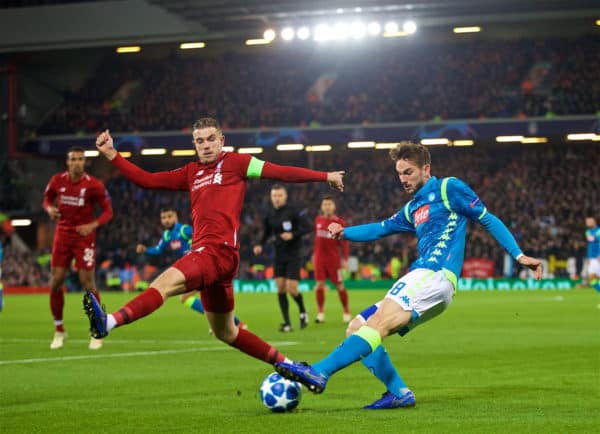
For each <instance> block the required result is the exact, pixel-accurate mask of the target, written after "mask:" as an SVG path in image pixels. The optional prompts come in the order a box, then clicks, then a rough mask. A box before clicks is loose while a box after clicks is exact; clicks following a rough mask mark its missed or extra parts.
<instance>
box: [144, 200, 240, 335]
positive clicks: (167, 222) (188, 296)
mask: <svg viewBox="0 0 600 434" xmlns="http://www.w3.org/2000/svg"><path fill="white" fill-rule="evenodd" d="M160 223H161V225H162V227H163V228H164V229H165V230H164V231H163V234H162V237H160V240H159V242H158V244H157V245H155V246H152V247H146V246H145V245H143V244H138V245H137V246H136V248H135V251H136V252H137V253H145V254H147V255H152V256H158V255H161V254H162V253H163V252H164V251H165V250H166V249H167V247H168V248H169V249H171V250H172V251H173V252H175V254H176V255H177V257H178V258H181V257H182V256H183V255H185V254H187V253H188V252H189V251H190V250H191V248H192V236H193V233H192V227H191V226H190V225H186V224H183V223H180V222H179V215H178V214H177V210H176V209H175V208H171V207H164V208H163V209H161V210H160ZM180 300H181V302H182V303H183V304H184V305H186V306H187V307H189V308H190V309H192V310H195V311H196V312H199V313H201V314H204V306H202V301H201V300H200V296H199V295H198V291H192V292H187V293H185V294H181V296H180ZM233 320H234V322H235V325H239V326H240V327H242V328H245V326H246V325H245V324H244V323H241V322H240V320H239V319H238V317H237V316H234V317H233Z"/></svg>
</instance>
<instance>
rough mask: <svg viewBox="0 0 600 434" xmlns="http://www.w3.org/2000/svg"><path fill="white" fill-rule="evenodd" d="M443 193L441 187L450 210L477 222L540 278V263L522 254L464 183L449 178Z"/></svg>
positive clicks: (502, 226) (503, 225)
mask: <svg viewBox="0 0 600 434" xmlns="http://www.w3.org/2000/svg"><path fill="white" fill-rule="evenodd" d="M445 192H446V193H445V194H444V188H443V187H442V197H443V199H444V200H445V201H447V203H448V205H449V206H450V207H451V208H452V209H454V210H456V211H458V212H460V213H461V214H463V215H465V216H467V217H468V218H470V219H471V220H474V221H477V222H479V223H480V224H481V225H482V226H483V227H484V228H485V230H486V231H488V232H489V233H490V235H491V236H492V237H494V239H495V240H496V241H497V242H498V244H500V245H501V246H502V247H503V248H504V250H506V252H508V254H509V255H511V256H512V257H513V259H515V260H516V261H517V262H518V263H519V264H521V265H523V266H525V267H527V268H529V269H531V270H533V271H535V277H536V278H537V279H540V278H541V277H542V261H540V260H539V259H536V258H532V257H529V256H526V255H525V254H524V253H523V251H522V250H521V248H520V247H519V245H518V244H517V240H515V237H514V236H513V234H511V233H510V231H509V230H508V228H507V227H506V225H505V224H504V223H502V221H501V220H500V219H499V218H498V217H496V216H495V215H494V214H492V213H490V212H489V211H488V210H487V208H486V207H485V205H484V204H483V203H482V202H481V199H479V197H478V196H477V194H476V193H475V192H474V191H473V190H471V188H470V187H469V186H468V185H467V184H466V183H465V182H463V181H461V180H459V179H456V178H449V179H448V183H447V187H446V189H445Z"/></svg>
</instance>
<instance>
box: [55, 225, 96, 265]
mask: <svg viewBox="0 0 600 434" xmlns="http://www.w3.org/2000/svg"><path fill="white" fill-rule="evenodd" d="M73 258H75V266H76V267H77V269H78V270H93V269H94V268H95V267H96V233H95V232H92V233H91V234H89V235H88V236H85V237H84V236H81V235H79V234H78V233H76V232H73V233H68V234H66V233H64V232H58V231H57V232H56V235H54V242H53V243H52V262H51V265H52V266H53V267H64V268H69V267H70V265H71V261H72V260H73Z"/></svg>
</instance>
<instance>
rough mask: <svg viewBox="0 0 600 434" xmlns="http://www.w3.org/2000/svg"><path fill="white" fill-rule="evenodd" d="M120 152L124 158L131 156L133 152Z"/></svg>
mask: <svg viewBox="0 0 600 434" xmlns="http://www.w3.org/2000/svg"><path fill="white" fill-rule="evenodd" d="M119 154H121V157H123V158H130V157H131V152H129V151H122V152H119Z"/></svg>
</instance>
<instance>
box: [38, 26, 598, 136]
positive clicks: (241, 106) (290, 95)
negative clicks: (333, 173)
mask: <svg viewBox="0 0 600 434" xmlns="http://www.w3.org/2000/svg"><path fill="white" fill-rule="evenodd" d="M384 42H386V43H381V44H376V45H369V46H363V47H360V46H354V47H352V48H348V49H344V50H339V47H338V49H329V50H328V49H326V48H324V47H314V48H313V49H311V50H309V49H303V50H300V49H298V50H293V51H292V50H285V51H282V50H279V51H278V50H274V51H273V52H253V53H250V52H244V53H225V54H222V55H219V56H212V55H203V56H194V57H188V56H184V57H180V56H178V55H176V54H172V55H171V56H170V57H168V58H158V59H131V58H127V59H124V58H122V57H117V58H116V59H111V61H110V62H103V63H102V64H101V65H102V66H100V69H99V70H98V71H97V72H96V74H95V75H94V76H93V77H92V78H91V79H90V80H89V82H88V83H87V85H85V86H84V87H83V88H82V89H81V90H80V91H79V92H77V93H74V94H71V93H70V94H66V95H65V98H64V103H63V104H62V105H61V106H60V107H59V108H58V109H56V110H55V111H54V113H52V114H51V115H50V116H49V117H48V118H47V120H46V122H45V123H44V125H43V126H42V127H41V128H40V129H39V131H38V132H39V133H40V134H56V133H76V132H95V131H98V130H100V129H102V128H104V127H110V128H111V129H112V130H113V131H160V130H181V129H183V128H189V126H190V125H191V124H192V122H193V121H194V120H195V118H196V116H197V114H198V113H208V114H211V115H214V116H216V117H218V118H219V119H220V120H221V121H222V123H223V125H224V126H225V127H226V128H245V127H271V126H304V125H327V124H346V123H351V124H363V123H378V122H400V121H424V120H432V119H456V118H493V117H531V116H548V117H551V116H554V115H565V114H594V113H597V112H599V111H600V81H598V80H597V77H599V76H600V59H599V57H598V55H597V54H598V52H600V38H598V36H596V35H586V36H585V37H579V38H578V39H574V40H571V39H556V40H527V39H524V40H518V41H498V40H496V41H489V40H473V41H470V42H453V43H440V44H432V43H424V42H421V43H419V42H418V41H412V40H411V41H384ZM320 78H321V80H319V79H320ZM328 80H329V81H330V83H332V84H331V86H330V88H329V89H327V90H326V89H325V88H326V87H327V85H325V86H324V87H321V91H322V92H320V91H317V90H315V87H314V86H313V85H315V83H320V84H324V83H325V82H327V81H328ZM316 87H317V88H318V87H319V86H316ZM311 89H312V90H311Z"/></svg>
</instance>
